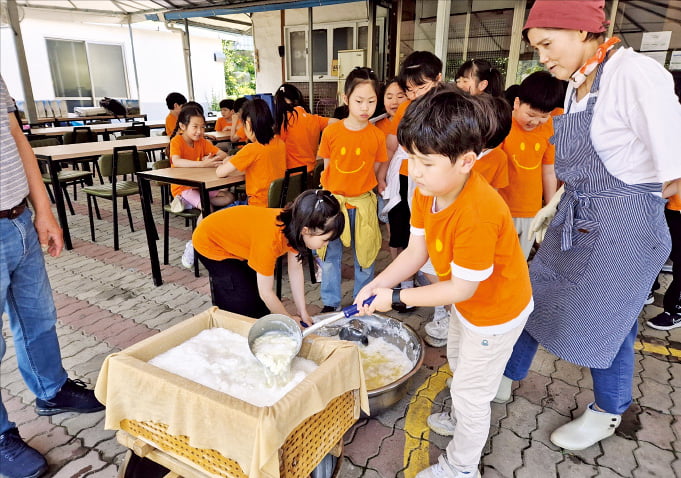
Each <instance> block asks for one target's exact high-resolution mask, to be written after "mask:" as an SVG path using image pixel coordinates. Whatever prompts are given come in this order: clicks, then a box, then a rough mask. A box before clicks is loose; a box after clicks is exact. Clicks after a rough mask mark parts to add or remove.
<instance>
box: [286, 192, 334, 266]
mask: <svg viewBox="0 0 681 478" xmlns="http://www.w3.org/2000/svg"><path fill="white" fill-rule="evenodd" d="M277 220H278V221H279V226H280V227H281V228H282V229H283V232H284V236H285V237H286V240H287V241H288V243H289V245H290V246H291V247H292V248H293V249H295V250H296V251H298V256H297V257H298V260H301V259H302V257H303V256H304V255H306V254H307V250H308V249H307V246H306V245H305V241H304V240H303V227H307V228H308V229H310V230H311V231H319V235H320V236H323V235H324V234H328V233H329V232H331V233H332V234H331V236H330V238H329V240H330V241H333V240H335V239H338V238H339V237H340V235H341V233H342V232H343V228H344V227H345V216H344V215H343V213H342V212H341V207H340V204H339V202H338V199H336V198H335V196H334V195H333V194H331V193H330V192H329V191H326V190H324V189H308V190H307V191H304V192H303V193H302V194H301V195H300V196H298V197H297V198H296V199H295V201H293V203H292V204H289V205H287V206H286V207H285V208H284V209H283V210H282V211H281V214H279V216H277Z"/></svg>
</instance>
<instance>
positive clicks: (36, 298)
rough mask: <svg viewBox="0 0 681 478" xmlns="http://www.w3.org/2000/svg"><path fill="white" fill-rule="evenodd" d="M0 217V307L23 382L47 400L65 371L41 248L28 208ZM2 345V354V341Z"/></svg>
mask: <svg viewBox="0 0 681 478" xmlns="http://www.w3.org/2000/svg"><path fill="white" fill-rule="evenodd" d="M0 222H1V223H2V225H1V226H0V233H1V234H2V241H1V242H2V244H1V245H0V284H1V285H0V306H1V308H2V310H3V311H6V312H7V314H8V316H9V325H10V329H11V331H12V337H13V340H14V347H15V350H16V355H17V362H18V364H19V371H20V372H21V375H22V377H23V378H24V381H25V382H26V385H27V387H28V389H29V390H31V392H33V393H34V394H35V395H36V397H38V398H40V399H43V400H47V399H50V398H52V397H54V395H55V394H56V393H57V392H58V391H59V389H60V388H61V387H62V385H64V383H65V382H66V379H67V374H66V371H65V370H64V368H63V367H62V361H61V353H60V351H59V342H58V339H57V332H56V321H57V314H56V309H55V307H54V301H53V299H52V289H51V287H50V283H49V280H48V277H47V272H46V270H45V261H44V259H43V253H42V249H41V247H40V244H39V242H38V235H37V233H36V231H35V228H34V226H33V223H32V221H31V214H30V212H29V211H28V210H27V211H26V212H24V214H22V215H21V216H20V217H19V218H17V219H15V220H11V221H10V220H2V221H0ZM10 281H11V282H10ZM2 349H3V350H2V352H3V354H4V349H5V344H4V342H3V344H2ZM0 358H1V356H0ZM6 418H7V416H6V413H5V412H4V410H2V411H0V419H1V420H4V423H3V422H0V427H2V426H7V425H8V422H7V421H6ZM0 431H2V430H0Z"/></svg>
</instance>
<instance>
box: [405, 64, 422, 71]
mask: <svg viewBox="0 0 681 478" xmlns="http://www.w3.org/2000/svg"><path fill="white" fill-rule="evenodd" d="M415 68H421V64H418V65H411V66H408V67H406V68H405V70H413V69H415Z"/></svg>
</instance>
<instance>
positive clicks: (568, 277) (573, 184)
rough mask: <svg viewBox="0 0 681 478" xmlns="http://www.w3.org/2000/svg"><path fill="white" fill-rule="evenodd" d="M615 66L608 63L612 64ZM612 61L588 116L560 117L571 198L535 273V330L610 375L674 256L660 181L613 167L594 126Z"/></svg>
mask: <svg viewBox="0 0 681 478" xmlns="http://www.w3.org/2000/svg"><path fill="white" fill-rule="evenodd" d="M606 61H607V60H606ZM604 64H605V62H604V63H601V64H600V65H599V68H598V72H597V74H596V78H595V80H594V83H593V86H592V88H591V96H590V97H589V99H588V103H587V108H586V110H585V111H583V112H577V113H569V111H570V106H572V100H570V102H569V105H568V109H567V112H566V114H564V115H561V116H557V117H555V118H554V129H555V135H554V136H553V138H552V139H551V141H552V142H553V143H554V144H555V145H556V164H555V169H556V176H557V177H558V178H559V179H560V180H561V181H563V182H564V183H565V194H564V195H563V197H562V198H561V200H560V202H559V204H558V210H557V212H556V216H555V217H554V219H553V221H551V224H550V226H549V228H548V230H547V233H546V237H545V239H544V242H543V243H542V244H541V247H540V248H539V251H538V252H537V254H536V256H535V257H534V259H533V260H532V263H531V265H530V277H531V280H532V292H533V295H534V301H535V303H534V312H533V313H532V315H531V316H530V318H529V320H528V322H527V325H526V330H527V332H529V334H530V335H532V337H534V338H535V339H536V340H537V341H538V342H539V343H540V344H541V345H542V346H544V348H546V349H547V350H548V351H550V352H551V353H552V354H554V355H557V356H558V357H560V358H562V359H565V360H568V361H570V362H572V363H575V364H578V365H582V366H585V367H591V368H608V367H610V365H611V363H612V361H613V359H614V357H615V355H616V354H617V352H618V351H619V349H620V347H621V345H622V342H623V341H624V338H625V337H626V336H627V334H628V333H629V332H630V331H631V328H632V327H633V325H634V322H635V321H636V320H637V317H638V315H639V314H640V312H641V309H642V308H643V303H644V301H645V299H646V297H647V296H648V293H649V292H650V287H651V285H652V284H653V281H654V280H655V277H657V274H658V273H659V272H660V269H661V267H662V264H664V262H665V261H666V260H667V258H668V257H669V251H670V248H671V245H670V237H669V229H668V228H667V225H666V222H665V217H664V204H665V201H664V200H663V199H662V198H661V197H659V196H656V195H654V194H650V193H653V192H660V191H661V189H662V185H661V184H660V183H647V184H633V185H628V184H626V183H624V182H623V181H620V180H619V179H617V178H616V177H614V176H613V175H612V174H610V173H609V172H608V170H607V169H606V168H605V166H604V165H603V162H602V161H601V159H600V158H599V156H598V153H597V152H596V150H595V149H594V146H593V144H592V142H591V122H592V119H593V110H594V105H595V104H596V99H597V96H598V89H599V84H600V79H601V73H602V71H603V66H604Z"/></svg>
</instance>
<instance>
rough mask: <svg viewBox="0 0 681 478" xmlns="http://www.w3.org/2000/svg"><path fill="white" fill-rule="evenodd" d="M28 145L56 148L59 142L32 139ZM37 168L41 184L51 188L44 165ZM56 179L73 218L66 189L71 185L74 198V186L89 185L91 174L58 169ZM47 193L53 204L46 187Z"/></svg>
mask: <svg viewBox="0 0 681 478" xmlns="http://www.w3.org/2000/svg"><path fill="white" fill-rule="evenodd" d="M29 144H30V145H31V147H32V148H39V147H40V146H56V145H58V144H59V140H58V139H57V138H44V139H32V140H30V141H29ZM38 166H39V167H40V173H41V176H42V178H43V183H44V184H46V185H49V186H52V177H51V176H50V174H49V173H48V172H47V171H46V168H45V165H44V164H43V163H42V162H38ZM57 179H58V181H59V187H61V189H62V192H63V193H64V199H65V200H66V204H67V205H68V207H69V211H71V215H72V216H74V215H75V214H76V212H75V211H74V210H73V204H71V197H70V196H69V191H68V189H67V187H68V186H69V185H70V184H73V189H74V198H75V189H76V185H77V184H78V183H80V184H81V185H82V186H85V185H86V184H88V185H91V184H92V174H91V173H90V171H76V170H71V169H61V168H59V171H58V172H57ZM47 193H48V194H49V195H50V200H51V201H52V202H53V203H54V195H53V194H52V188H50V187H48V188H47Z"/></svg>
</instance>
